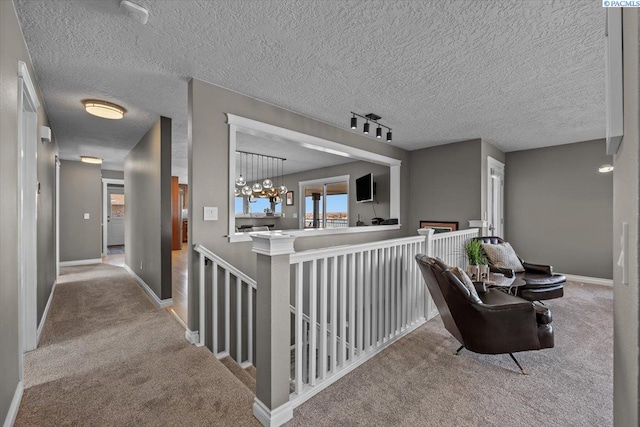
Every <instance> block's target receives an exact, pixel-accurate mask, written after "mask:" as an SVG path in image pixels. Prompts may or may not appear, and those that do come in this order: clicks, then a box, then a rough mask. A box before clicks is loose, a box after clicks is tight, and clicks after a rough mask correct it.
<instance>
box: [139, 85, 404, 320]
mask: <svg viewBox="0 0 640 427" xmlns="http://www.w3.org/2000/svg"><path fill="white" fill-rule="evenodd" d="M188 105H189V128H188V131H189V190H191V191H189V198H190V201H189V214H190V217H189V221H190V222H189V244H196V243H200V244H203V245H204V246H206V247H207V248H209V249H211V250H212V251H213V252H215V253H216V254H218V255H219V256H221V257H222V258H223V259H225V260H227V261H229V262H231V263H232V264H234V265H236V266H237V267H238V268H240V269H241V270H242V271H244V272H246V273H247V274H249V275H250V276H253V277H255V272H256V255H255V254H254V253H252V252H251V243H229V242H228V240H227V237H226V235H227V233H228V209H229V206H228V204H229V196H228V193H227V189H228V188H229V187H228V182H229V166H228V162H229V160H228V158H229V157H228V156H229V145H228V144H229V142H228V141H229V132H228V126H227V123H226V115H225V113H232V114H237V115H239V116H243V117H248V118H251V119H254V120H258V121H261V122H265V123H269V124H273V125H276V126H280V127H283V128H287V129H292V130H295V131H298V132H303V133H306V134H309V135H313V136H317V137H320V138H324V139H327V140H330V141H335V142H338V143H341V144H345V145H349V146H354V147H358V148H361V149H365V150H368V151H372V152H376V153H379V154H383V155H386V156H388V157H392V158H396V159H400V160H401V161H402V162H403V163H402V165H403V167H402V169H401V173H402V176H401V184H402V190H401V191H402V193H401V195H400V196H401V197H400V200H401V215H402V217H401V218H400V220H401V223H402V224H403V228H402V229H401V230H398V231H380V232H371V233H361V234H349V235H344V236H340V237H336V236H335V235H333V236H320V237H305V238H300V239H297V240H296V242H295V248H296V250H297V251H302V250H306V249H312V248H317V247H323V246H334V245H341V244H350V243H351V244H355V243H360V242H369V241H373V240H382V239H389V238H393V237H402V236H405V235H407V233H408V234H409V235H415V233H416V232H415V229H416V228H417V227H415V226H413V225H411V226H410V227H407V221H408V200H409V197H408V195H409V192H408V190H409V175H408V170H407V169H408V168H407V167H406V166H407V165H408V159H409V154H408V152H406V151H405V150H402V149H399V148H397V147H394V146H392V145H389V144H385V143H383V142H380V141H376V140H375V139H373V138H368V137H364V136H362V135H360V134H358V133H355V132H352V131H349V130H346V129H339V128H336V127H333V126H330V125H327V124H326V123H322V122H319V121H316V120H313V119H310V118H308V117H305V116H302V115H300V114H296V113H293V112H291V111H288V110H285V109H282V108H279V107H276V106H274V105H271V104H267V103H265V102H262V101H259V100H257V99H254V98H250V97H247V96H244V95H241V94H238V93H236V92H232V91H229V90H226V89H223V88H220V87H218V86H214V85H211V84H209V83H205V82H202V81H199V80H195V79H194V80H191V81H190V82H189V104H188ZM127 185H128V184H127ZM204 206H217V207H218V208H219V220H218V221H208V222H205V221H203V219H202V208H203V207H204ZM190 257H191V262H190V265H189V267H190V268H189V327H190V329H192V330H197V329H198V328H197V319H198V303H197V301H198V289H197V286H195V283H197V282H196V281H195V280H193V279H194V278H195V277H196V276H195V274H196V273H197V267H196V265H195V264H194V262H195V260H196V259H197V258H196V257H194V256H193V253H191V254H190Z"/></svg>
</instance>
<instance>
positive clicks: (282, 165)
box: [278, 159, 289, 196]
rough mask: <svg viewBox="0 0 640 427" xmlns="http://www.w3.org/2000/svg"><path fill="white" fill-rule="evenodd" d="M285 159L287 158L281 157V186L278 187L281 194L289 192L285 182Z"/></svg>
mask: <svg viewBox="0 0 640 427" xmlns="http://www.w3.org/2000/svg"><path fill="white" fill-rule="evenodd" d="M284 160H285V159H280V187H278V193H280V195H281V196H284V195H285V194H287V191H289V190H288V188H287V187H286V186H285V185H284V183H283V177H284Z"/></svg>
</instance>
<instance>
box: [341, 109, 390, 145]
mask: <svg viewBox="0 0 640 427" xmlns="http://www.w3.org/2000/svg"><path fill="white" fill-rule="evenodd" d="M351 114H352V117H351V129H357V128H358V118H357V117H361V118H363V119H365V120H366V121H365V123H364V126H363V128H362V133H364V134H365V135H369V131H370V129H371V127H370V126H371V124H370V123H369V122H372V123H375V124H376V126H378V127H377V128H376V138H378V139H380V138H382V128H385V129H387V142H391V137H392V135H391V128H390V127H389V126H385V125H383V124H382V123H379V122H378V120H380V119H381V118H382V117H380V116H379V115H377V114H374V113H369V114H366V115H364V116H362V115H360V114H358V113H354V112H353V111H352V112H351ZM356 116H357V117H356Z"/></svg>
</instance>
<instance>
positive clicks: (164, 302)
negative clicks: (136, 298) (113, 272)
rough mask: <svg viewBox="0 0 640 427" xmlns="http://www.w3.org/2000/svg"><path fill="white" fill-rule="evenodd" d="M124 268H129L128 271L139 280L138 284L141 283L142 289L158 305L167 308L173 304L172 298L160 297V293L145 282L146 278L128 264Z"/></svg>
mask: <svg viewBox="0 0 640 427" xmlns="http://www.w3.org/2000/svg"><path fill="white" fill-rule="evenodd" d="M124 269H125V270H127V272H128V273H129V274H130V275H131V276H132V277H133V278H134V279H135V280H136V282H138V285H140V287H141V288H142V290H144V291H145V292H146V293H147V295H149V298H151V301H153V303H154V304H155V305H156V307H158V308H167V307H171V306H172V305H173V299H172V298H167V299H160V298H158V295H156V293H155V292H153V290H151V288H150V287H149V285H147V284H146V283H145V282H144V280H142V278H141V277H140V276H138V275H137V274H136V273H135V272H134V271H133V270H132V269H131V267H129V266H128V265H127V264H125V265H124Z"/></svg>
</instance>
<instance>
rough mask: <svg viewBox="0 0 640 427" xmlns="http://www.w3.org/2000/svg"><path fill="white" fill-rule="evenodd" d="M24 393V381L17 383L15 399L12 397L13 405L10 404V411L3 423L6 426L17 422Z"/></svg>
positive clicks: (9, 426)
mask: <svg viewBox="0 0 640 427" xmlns="http://www.w3.org/2000/svg"><path fill="white" fill-rule="evenodd" d="M23 393H24V384H23V383H22V381H20V382H18V385H16V391H15V392H14V393H13V399H11V405H9V411H7V416H6V417H5V419H4V423H3V424H2V425H3V426H4V427H12V426H13V424H14V423H15V422H16V417H17V416H18V410H19V409H20V402H21V401H22V394H23Z"/></svg>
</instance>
